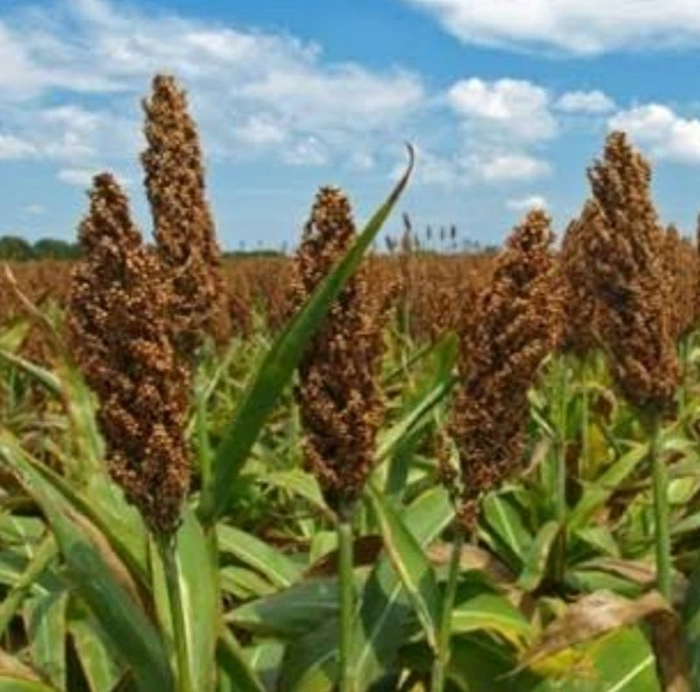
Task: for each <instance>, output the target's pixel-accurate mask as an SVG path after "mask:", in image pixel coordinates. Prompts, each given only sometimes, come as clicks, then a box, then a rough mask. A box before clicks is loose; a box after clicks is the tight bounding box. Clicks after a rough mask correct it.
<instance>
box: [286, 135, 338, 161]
mask: <svg viewBox="0 0 700 692" xmlns="http://www.w3.org/2000/svg"><path fill="white" fill-rule="evenodd" d="M283 159H284V161H286V162H287V163H288V164H290V165H292V166H322V165H323V164H324V163H326V162H327V161H328V152H327V151H326V150H325V148H324V146H323V144H322V142H321V141H320V140H319V139H318V138H317V137H314V136H313V135H309V136H307V137H304V138H303V139H300V140H299V141H297V142H295V143H294V144H293V145H292V146H291V147H289V148H285V149H284V151H283Z"/></svg>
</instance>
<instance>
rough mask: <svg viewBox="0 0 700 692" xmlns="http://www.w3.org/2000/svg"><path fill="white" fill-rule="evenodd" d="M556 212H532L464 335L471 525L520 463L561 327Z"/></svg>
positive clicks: (465, 478) (466, 496)
mask: <svg viewBox="0 0 700 692" xmlns="http://www.w3.org/2000/svg"><path fill="white" fill-rule="evenodd" d="M552 241H553V234H552V232H551V230H550V221H549V217H548V216H547V215H546V214H545V213H544V212H542V211H539V210H537V211H532V212H530V213H529V214H528V216H527V218H526V219H525V221H524V223H522V224H521V225H520V226H517V227H516V228H515V230H514V231H513V233H512V235H511V236H510V238H509V239H508V241H507V243H506V247H505V249H504V250H503V251H502V252H501V254H500V256H499V257H498V259H497V263H496V268H495V271H494V274H493V277H492V279H491V282H490V283H489V285H488V286H486V287H485V289H484V290H483V291H482V293H481V295H480V296H479V300H478V302H477V305H476V312H475V315H474V317H473V319H472V320H470V322H471V329H470V330H468V331H466V332H464V333H462V334H461V335H460V338H461V349H460V359H459V363H458V365H459V372H460V375H461V382H460V385H459V387H458V389H457V392H456V396H455V400H454V404H453V410H452V419H451V422H450V426H449V428H450V434H451V435H452V437H453V439H454V441H455V444H456V446H457V450H458V452H459V461H460V466H461V483H462V488H463V490H462V502H461V508H460V515H461V517H462V520H463V521H464V522H465V524H466V525H467V528H468V529H472V528H473V527H474V522H475V521H476V518H477V515H478V499H479V497H480V496H481V495H482V494H484V493H485V492H487V491H489V490H491V489H493V488H495V487H497V486H498V484H499V483H501V482H502V481H503V480H504V479H505V478H506V477H508V476H509V475H511V474H512V473H513V472H514V471H515V469H517V468H518V466H519V464H520V460H521V456H522V448H523V429H524V426H525V425H526V423H527V420H528V415H529V406H528V399H527V393H528V389H529V388H530V387H531V385H532V384H533V381H534V379H535V376H536V374H537V371H538V369H539V367H540V365H541V364H542V361H543V360H544V359H545V358H546V356H547V355H548V354H549V353H550V352H551V351H552V350H553V349H554V347H555V346H556V344H557V342H558V340H559V338H560V333H561V322H562V296H561V282H560V281H559V280H558V276H557V268H556V263H555V259H554V256H553V254H552V252H551V248H550V246H551V243H552Z"/></svg>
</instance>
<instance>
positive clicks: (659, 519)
mask: <svg viewBox="0 0 700 692" xmlns="http://www.w3.org/2000/svg"><path fill="white" fill-rule="evenodd" d="M649 431H650V439H649V456H650V458H651V466H652V471H653V483H654V525H655V534H656V580H657V587H658V589H659V592H660V593H661V595H662V596H663V597H664V598H665V599H666V600H667V601H669V602H670V600H671V534H670V532H669V512H668V469H667V468H666V461H665V459H664V458H663V454H662V453H661V434H660V433H661V424H660V420H659V416H655V417H654V419H653V421H652V424H651V426H650V428H649Z"/></svg>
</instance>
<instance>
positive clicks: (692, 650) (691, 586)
mask: <svg viewBox="0 0 700 692" xmlns="http://www.w3.org/2000/svg"><path fill="white" fill-rule="evenodd" d="M681 616H682V619H683V632H684V635H685V642H686V648H687V649H688V659H689V663H690V679H691V680H696V681H697V680H700V564H699V565H698V566H696V568H695V569H694V570H693V574H692V575H691V577H690V580H689V583H688V590H687V592H686V596H685V601H684V602H683V608H682V611H681ZM694 689H700V686H698V687H696V688H694Z"/></svg>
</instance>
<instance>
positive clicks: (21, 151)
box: [0, 134, 37, 161]
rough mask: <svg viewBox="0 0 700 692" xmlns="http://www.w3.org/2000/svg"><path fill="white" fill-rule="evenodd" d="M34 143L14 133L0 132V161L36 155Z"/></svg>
mask: <svg viewBox="0 0 700 692" xmlns="http://www.w3.org/2000/svg"><path fill="white" fill-rule="evenodd" d="M36 153H37V152H36V149H35V147H34V145H33V144H32V143H31V142H29V141H27V140H25V139H22V138H20V137H16V136H15V135H2V134H0V161H3V160H4V161H12V160H18V159H26V158H30V157H32V156H34V155H36Z"/></svg>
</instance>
